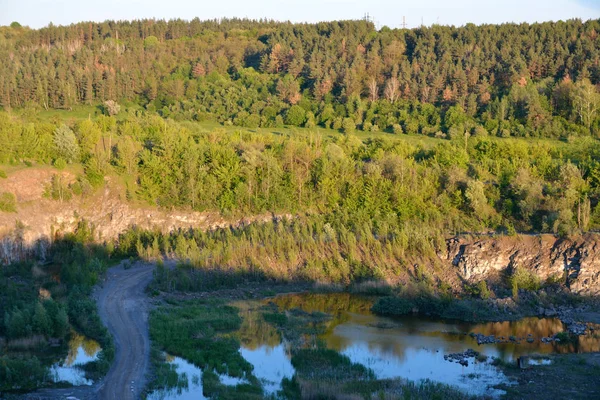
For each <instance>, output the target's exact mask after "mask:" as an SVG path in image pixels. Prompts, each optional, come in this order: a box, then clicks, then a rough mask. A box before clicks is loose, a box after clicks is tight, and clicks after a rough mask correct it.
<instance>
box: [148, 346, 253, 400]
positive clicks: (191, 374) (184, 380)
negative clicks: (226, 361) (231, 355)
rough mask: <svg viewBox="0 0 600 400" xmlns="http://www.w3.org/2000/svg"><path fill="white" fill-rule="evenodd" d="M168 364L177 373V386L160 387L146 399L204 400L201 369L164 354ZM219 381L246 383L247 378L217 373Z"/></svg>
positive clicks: (228, 384) (223, 382)
mask: <svg viewBox="0 0 600 400" xmlns="http://www.w3.org/2000/svg"><path fill="white" fill-rule="evenodd" d="M165 357H166V360H167V362H168V363H169V364H171V365H173V366H174V367H175V371H176V372H177V374H178V375H179V385H178V387H175V388H171V389H160V390H156V391H154V392H152V393H150V394H149V395H148V397H147V399H148V400H205V399H207V397H205V396H204V394H203V393H202V369H200V368H198V367H196V366H195V365H194V364H192V363H190V362H188V361H187V360H185V359H183V358H181V357H176V356H172V355H169V354H166V355H165ZM219 381H220V382H221V383H222V384H223V385H227V386H236V385H239V384H242V383H248V381H247V380H245V379H241V378H234V377H232V376H228V375H219Z"/></svg>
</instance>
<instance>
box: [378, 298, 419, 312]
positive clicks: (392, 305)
mask: <svg viewBox="0 0 600 400" xmlns="http://www.w3.org/2000/svg"><path fill="white" fill-rule="evenodd" d="M413 308H415V303H414V302H412V301H410V300H408V299H405V298H402V297H383V298H381V299H379V300H378V301H377V302H376V303H375V304H374V305H373V307H372V308H371V310H372V311H373V312H374V313H375V314H380V315H406V314H409V313H411V312H412V310H413Z"/></svg>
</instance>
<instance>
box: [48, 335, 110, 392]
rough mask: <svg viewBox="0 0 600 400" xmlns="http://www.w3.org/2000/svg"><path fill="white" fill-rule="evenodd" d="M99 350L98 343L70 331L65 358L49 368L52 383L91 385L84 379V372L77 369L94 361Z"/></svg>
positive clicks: (91, 382) (90, 382) (88, 380)
mask: <svg viewBox="0 0 600 400" xmlns="http://www.w3.org/2000/svg"><path fill="white" fill-rule="evenodd" d="M100 350H102V349H101V347H100V344H99V343H98V342H96V341H95V340H93V339H89V338H87V337H85V336H83V335H80V334H79V333H77V332H74V331H72V332H71V338H70V340H69V352H68V353H67V357H66V358H65V359H63V360H61V361H59V362H57V363H55V364H53V365H52V366H51V367H50V374H51V376H52V379H53V381H54V382H68V383H70V384H72V385H74V386H80V385H88V386H89V385H92V384H93V383H94V382H93V381H92V380H90V379H86V377H85V373H84V371H83V370H82V369H81V368H79V367H80V366H82V365H85V364H87V363H89V362H90V361H94V360H96V359H97V358H98V353H100Z"/></svg>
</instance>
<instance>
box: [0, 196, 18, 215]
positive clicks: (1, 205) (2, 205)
mask: <svg viewBox="0 0 600 400" xmlns="http://www.w3.org/2000/svg"><path fill="white" fill-rule="evenodd" d="M0 211H4V212H11V213H16V212H17V198H16V197H15V195H14V194H12V193H8V192H4V193H0Z"/></svg>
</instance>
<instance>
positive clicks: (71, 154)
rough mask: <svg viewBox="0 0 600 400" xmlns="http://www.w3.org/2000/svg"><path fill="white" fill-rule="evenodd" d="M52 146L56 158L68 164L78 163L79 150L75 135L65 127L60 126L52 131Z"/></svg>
mask: <svg viewBox="0 0 600 400" xmlns="http://www.w3.org/2000/svg"><path fill="white" fill-rule="evenodd" d="M54 146H55V148H56V154H57V155H58V157H60V158H62V159H64V160H65V161H67V162H68V163H72V162H77V161H79V155H80V149H79V145H78V144H77V137H76V136H75V133H73V131H72V130H71V128H69V127H68V126H66V125H61V126H59V127H58V128H56V130H55V131H54Z"/></svg>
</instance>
